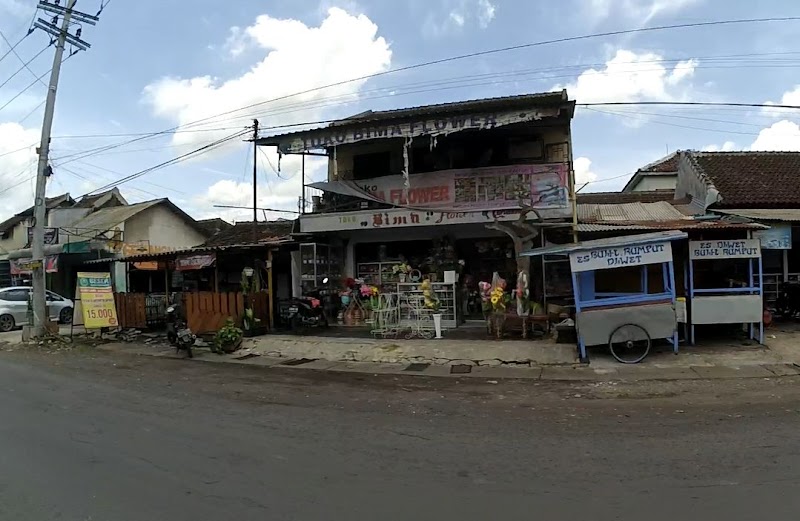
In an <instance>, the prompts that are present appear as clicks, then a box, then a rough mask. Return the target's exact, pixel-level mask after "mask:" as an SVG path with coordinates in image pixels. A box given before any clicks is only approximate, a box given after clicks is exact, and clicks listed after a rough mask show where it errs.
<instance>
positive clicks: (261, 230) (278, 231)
mask: <svg viewBox="0 0 800 521" xmlns="http://www.w3.org/2000/svg"><path fill="white" fill-rule="evenodd" d="M255 227H256V230H255V233H256V235H255V244H257V243H261V242H268V241H272V240H276V239H282V238H284V237H288V236H289V234H291V233H292V228H293V227H294V221H286V220H282V221H269V222H259V223H256V224H255ZM245 244H254V241H253V222H252V221H248V222H240V223H236V224H234V225H233V226H231V227H230V228H227V229H225V230H220V232H219V233H218V234H216V235H214V236H213V237H211V238H210V239H209V240H207V241H206V242H204V243H203V244H202V245H201V246H202V247H210V246H235V245H245Z"/></svg>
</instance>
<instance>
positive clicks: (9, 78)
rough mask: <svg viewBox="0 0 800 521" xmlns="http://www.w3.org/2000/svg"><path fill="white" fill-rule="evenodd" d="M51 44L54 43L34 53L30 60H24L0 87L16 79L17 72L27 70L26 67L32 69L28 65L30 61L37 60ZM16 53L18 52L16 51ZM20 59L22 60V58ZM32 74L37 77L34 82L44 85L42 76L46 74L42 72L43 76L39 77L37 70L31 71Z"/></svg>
mask: <svg viewBox="0 0 800 521" xmlns="http://www.w3.org/2000/svg"><path fill="white" fill-rule="evenodd" d="M50 45H52V44H48V45H47V46H46V47H44V48H43V49H42V50H41V51H39V52H37V53H36V54H34V55H33V58H31V59H30V60H28V61H26V62H22V67H20V68H19V69H17V70H16V72H14V74H12V75H11V76H9V77H8V78H6V80H5V81H4V82H3V83H0V89H2V88H3V87H5V86H6V84H7V83H8V82H9V81H11V80H13V79H14V76H16V75H17V74H19V73H20V72H22V71H23V70H25V69H28V70H29V71H31V68H30V67H28V64H30V63H31V62H32V61H33V60H35V59H36V58H38V57H39V56H41V55H42V53H43V52H44V51H46V50H47V49H49V48H50ZM15 54H16V53H15ZM17 56H19V55H17ZM20 61H22V58H20ZM47 72H50V71H47ZM47 72H46V73H45V74H47ZM31 74H33V77H34V78H36V79H35V80H33V83H34V84H36V82H39V83H41V84H42V85H44V82H43V81H42V76H44V74H42V76H38V77H37V76H36V73H35V72H33V71H31ZM46 86H47V85H45V87H46ZM25 90H28V88H27V87H26V88H25Z"/></svg>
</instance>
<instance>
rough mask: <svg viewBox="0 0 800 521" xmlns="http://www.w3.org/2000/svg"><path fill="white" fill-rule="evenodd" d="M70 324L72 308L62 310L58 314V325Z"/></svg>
mask: <svg viewBox="0 0 800 521" xmlns="http://www.w3.org/2000/svg"><path fill="white" fill-rule="evenodd" d="M70 322H72V308H64V309H62V310H61V312H60V313H59V314H58V323H59V324H69V323H70Z"/></svg>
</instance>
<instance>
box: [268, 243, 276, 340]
mask: <svg viewBox="0 0 800 521" xmlns="http://www.w3.org/2000/svg"><path fill="white" fill-rule="evenodd" d="M267 292H268V293H267V313H268V314H269V330H270V331H272V330H273V329H274V328H275V319H274V317H273V309H275V303H274V302H273V300H272V298H273V297H272V249H270V250H268V251H267Z"/></svg>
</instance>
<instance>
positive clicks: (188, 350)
mask: <svg viewBox="0 0 800 521" xmlns="http://www.w3.org/2000/svg"><path fill="white" fill-rule="evenodd" d="M186 357H187V358H194V353H192V346H190V345H187V346H186Z"/></svg>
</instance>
